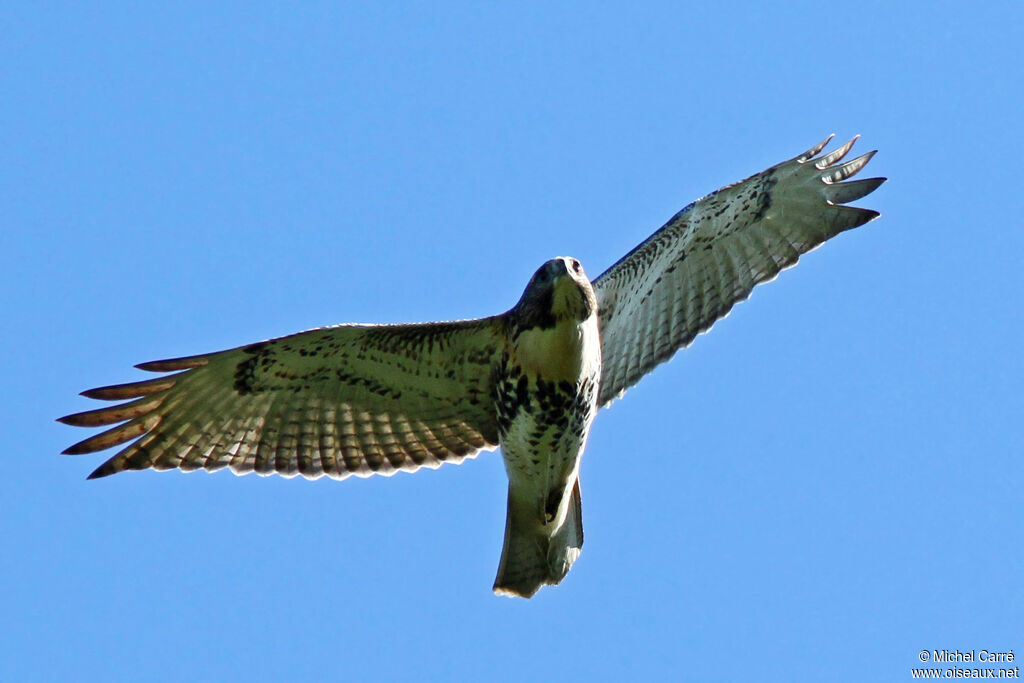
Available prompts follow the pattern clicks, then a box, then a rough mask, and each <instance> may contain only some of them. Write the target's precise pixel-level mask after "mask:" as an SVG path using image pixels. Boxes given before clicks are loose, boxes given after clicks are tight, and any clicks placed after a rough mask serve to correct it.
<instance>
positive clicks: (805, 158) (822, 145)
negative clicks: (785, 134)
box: [796, 133, 836, 163]
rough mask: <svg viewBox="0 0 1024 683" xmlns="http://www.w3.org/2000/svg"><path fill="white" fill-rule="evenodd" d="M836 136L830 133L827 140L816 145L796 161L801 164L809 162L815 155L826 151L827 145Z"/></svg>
mask: <svg viewBox="0 0 1024 683" xmlns="http://www.w3.org/2000/svg"><path fill="white" fill-rule="evenodd" d="M835 136H836V134H835V133H829V135H828V137H827V138H825V139H824V140H822V141H821V142H819V143H818V144H816V145H814V146H813V147H811V148H810V149H809V150H807V151H806V152H804V153H803V154H801V155H800V156H798V157H797V158H796V160H797V161H799V162H800V163H804V162H806V161H809V160H810V159H811V158H812V157H813V156H814V155H816V154H818V153H819V152H821V150H823V149H825V145H827V144H828V143H829V142H831V141H832V138H834V137H835Z"/></svg>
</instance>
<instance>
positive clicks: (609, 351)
mask: <svg viewBox="0 0 1024 683" xmlns="http://www.w3.org/2000/svg"><path fill="white" fill-rule="evenodd" d="M831 139H832V136H829V137H828V138H826V139H825V140H824V141H823V142H822V143H820V144H818V145H815V146H814V147H812V148H811V149H809V150H808V151H807V152H805V153H804V154H801V155H800V156H798V157H796V158H794V159H791V160H789V161H786V162H783V163H781V164H779V165H777V166H773V167H771V168H769V169H768V170H766V171H763V172H761V173H758V174H756V175H754V176H751V177H750V178H747V179H746V180H744V181H741V182H739V183H736V184H733V185H729V186H728V187H725V188H722V189H721V190H718V191H717V192H714V193H712V194H710V195H708V196H706V197H704V198H703V199H700V200H698V201H696V202H694V203H692V204H690V205H689V206H687V207H685V208H684V209H683V210H681V211H680V212H679V213H677V214H676V215H675V216H673V217H672V218H671V219H669V221H668V222H667V223H666V224H665V225H664V226H663V227H662V228H661V229H660V230H658V231H657V232H655V233H654V234H653V235H651V236H650V237H649V238H647V240H645V241H644V242H643V243H642V244H640V245H639V246H637V247H636V248H635V249H633V250H632V251H631V252H629V253H628V254H626V255H625V256H624V257H622V258H621V259H620V260H619V261H618V262H617V263H616V264H615V265H613V266H612V267H611V268H609V269H608V270H606V271H605V272H604V273H602V274H601V275H600V276H598V277H597V278H596V279H594V280H593V281H591V280H590V279H588V278H587V276H586V275H585V274H584V271H583V267H582V266H581V265H580V262H579V261H577V260H576V259H574V258H569V257H560V258H555V259H552V260H550V261H548V262H547V263H545V264H544V265H542V266H541V267H540V269H539V270H537V272H536V273H535V274H534V275H533V278H532V279H531V280H530V282H529V284H528V285H527V286H526V290H525V291H524V292H523V295H522V297H521V298H520V299H519V302H518V303H517V304H516V305H515V306H514V307H513V308H512V309H510V310H509V311H507V312H505V313H502V314H500V315H495V316H492V317H489V318H481V319H478V320H459V321H453V322H434V323H424V324H407V325H338V326H334V327H324V328H320V329H314V330H308V331H306V332H300V333H298V334H293V335H290V336H287V337H280V338H278V339H271V340H269V341H262V342H259V343H255V344H248V345H246V346H240V347H238V348H234V349H229V350H226V351H219V352H216V353H206V354H201V355H197V356H187V357H183V358H174V359H170V360H159V361H152V362H149V363H142V364H140V365H138V366H137V367H138V368H140V369H142V370H150V371H154V372H159V373H171V374H162V375H161V376H159V377H157V378H155V379H149V380H146V381H141V382H132V383H129V384H118V385H112V386H105V387H100V388H97V389H90V390H88V391H85V392H83V395H84V396H87V397H89V398H95V399H102V400H108V401H122V402H121V403H118V404H117V405H114V406H112V407H107V408H100V409H98V410H89V411H86V412H81V413H75V414H73V415H68V416H67V417H62V418H60V421H61V422H63V423H65V424H69V425H76V426H81V427H95V426H100V425H110V424H115V423H122V424H119V425H118V426H116V427H113V428H112V429H109V430H107V431H104V432H102V433H100V434H97V435H95V436H92V437H90V438H88V439H85V440H84V441H81V442H79V443H77V444H75V445H74V446H71V447H70V448H68V449H67V450H66V451H64V452H65V453H67V454H79V453H93V452H96V451H101V450H104V449H107V448H110V447H112V446H117V445H120V444H124V443H126V442H129V441H133V440H134V442H133V443H131V444H130V445H128V446H127V447H126V448H124V449H123V450H121V451H120V452H119V453H117V454H116V455H114V456H113V457H112V458H110V459H109V460H107V461H106V462H104V463H103V464H102V465H101V466H100V467H99V468H98V469H97V470H96V471H95V472H93V473H92V474H91V475H90V478H96V477H105V476H107V475H110V474H114V473H116V472H122V471H124V470H142V469H147V468H153V469H157V470H167V469H180V470H185V471H192V470H197V469H205V470H211V471H212V470H219V469H222V468H229V469H230V470H231V471H233V472H234V473H235V474H246V473H249V472H256V473H257V474H262V475H268V474H272V473H275V472H276V473H278V474H281V475H283V476H285V477H293V476H295V475H302V476H303V477H306V478H309V479H315V478H317V477H321V476H324V475H326V476H328V477H332V478H335V479H344V478H346V477H348V476H350V475H355V476H357V477H368V476H371V475H374V474H384V475H391V474H393V473H395V472H397V471H399V470H405V471H408V472H413V471H416V470H418V469H420V468H421V467H430V468H436V467H439V466H440V465H441V464H442V463H446V462H453V463H458V462H461V461H462V460H464V459H465V458H468V457H473V456H475V455H476V454H477V453H479V452H480V451H483V450H494V449H495V448H497V447H499V446H500V447H501V450H502V454H503V457H504V462H505V469H506V472H507V474H508V510H507V517H506V523H505V541H504V546H503V548H502V553H501V560H500V563H499V567H498V573H497V577H496V579H495V582H494V591H495V592H496V593H499V594H505V595H515V596H522V597H527V598H528V597H530V596H532V595H533V594H534V593H535V592H536V591H537V590H538V589H539V588H540V587H541V586H544V585H545V584H557V583H559V582H560V581H561V580H562V579H563V578H564V577H565V575H566V574H567V573H568V571H569V569H570V567H572V565H573V562H575V560H576V558H577V557H578V556H579V554H580V549H581V548H582V546H583V523H582V516H581V507H580V481H579V466H580V456H581V455H582V453H583V449H584V446H585V445H586V442H587V435H588V433H589V431H590V426H591V423H592V422H593V420H594V417H595V415H596V414H597V409H598V407H599V406H607V405H608V404H610V403H611V402H612V401H613V400H614V399H616V398H618V397H620V396H622V394H623V393H624V392H625V391H626V389H627V388H629V387H631V386H632V385H634V384H636V382H637V381H639V379H640V378H641V377H643V376H644V375H645V374H647V373H648V372H650V371H651V369H653V368H654V367H655V366H656V365H658V364H659V363H662V362H664V361H666V360H668V359H669V358H670V357H671V356H672V355H673V354H674V353H675V352H676V351H677V350H678V349H680V348H683V347H686V346H687V345H689V344H690V343H691V342H692V341H693V339H694V338H695V337H696V336H697V335H698V334H700V333H701V332H705V331H707V330H708V329H709V328H710V327H711V326H712V325H713V324H714V322H715V321H716V320H718V319H719V318H721V317H723V316H724V315H725V314H726V313H728V312H729V309H731V308H732V307H733V305H734V304H736V303H737V302H739V301H742V300H744V299H746V298H747V297H748V296H749V295H750V292H751V290H752V289H753V288H754V286H755V285H757V284H759V283H761V282H766V281H768V280H771V279H773V278H774V277H775V276H776V275H777V274H778V273H779V271H781V270H783V269H784V268H787V267H789V266H792V265H793V264H795V263H796V261H797V259H798V258H799V257H800V255H801V254H804V253H806V252H808V251H810V250H811V249H814V248H815V247H817V246H819V245H820V244H822V243H823V242H824V241H825V240H827V239H829V238H831V237H834V236H836V235H838V234H839V233H841V232H843V231H845V230H850V229H851V228H856V227H858V226H860V225H864V224H865V223H867V222H868V221H871V220H873V219H874V218H877V217H878V215H879V214H878V213H877V212H876V211H870V210H867V209H861V208H854V207H850V206H845V204H846V203H848V202H851V201H853V200H856V199H860V198H861V197H864V196H865V195H867V194H869V193H870V192H872V191H874V190H875V189H876V188H877V187H878V186H879V185H881V184H882V183H883V182H884V181H885V178H869V179H864V180H853V181H848V179H849V178H850V177H851V176H853V175H854V174H856V173H857V172H858V171H860V170H861V169H862V168H863V167H864V166H865V164H867V163H868V161H869V160H870V159H871V157H872V156H873V155H874V152H869V153H867V154H864V155H862V156H860V157H857V158H855V159H853V160H851V161H846V162H842V160H843V158H844V157H845V156H846V154H847V153H848V152H849V151H850V148H851V147H852V146H853V143H854V142H855V141H856V139H857V138H854V139H852V140H850V141H849V142H848V143H846V144H845V145H842V146H841V147H839V148H838V149H836V150H835V151H832V152H830V153H826V154H821V152H822V150H823V149H824V148H825V146H826V145H827V144H828V142H829V141H830V140H831ZM819 155H820V156H819Z"/></svg>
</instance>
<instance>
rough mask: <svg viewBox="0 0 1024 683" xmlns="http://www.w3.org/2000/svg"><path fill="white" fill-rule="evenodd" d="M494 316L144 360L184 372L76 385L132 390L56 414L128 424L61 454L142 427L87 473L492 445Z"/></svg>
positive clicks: (301, 470) (298, 464) (364, 467)
mask: <svg viewBox="0 0 1024 683" xmlns="http://www.w3.org/2000/svg"><path fill="white" fill-rule="evenodd" d="M504 324H505V322H504V319H503V318H502V317H500V316H498V317H493V318H484V319H480V320H466V321H457V322H448V323H425V324H418V325H339V326H337V327H325V328H322V329H317V330H309V331H307V332H301V333H299V334H294V335H291V336H288V337H281V338H278V339H272V340H270V341H266V342H260V343H258V344H250V345H248V346H243V347H239V348H236V349H230V350H228V351H221V352H218V353H211V354H206V355H200V356H190V357H187V358H177V359H172V360H164V361H154V362H151V363H143V364H141V365H139V366H138V367H139V368H141V369H143V370H151V371H155V372H174V371H180V372H177V374H172V375H165V376H162V377H158V378H156V379H151V380H148V381H144V382H135V383H132V384H121V385H115V386H108V387H100V388H98V389H92V390H89V391H86V392H83V395H84V396H88V397H90V398H98V399H104V400H124V399H134V400H131V401H129V402H127V403H122V404H119V405H116V406H113V407H108V408H101V409H99V410H91V411H88V412H84V413H76V414H74V415H68V416H67V417H63V418H61V419H60V421H61V422H64V423H65V424H70V425H76V426H84V427H93V426H98V425H107V424H113V423H116V422H124V424H122V425H119V426H117V427H115V428H113V429H110V430H108V431H106V432H103V433H101V434H98V435H96V436H93V437H90V438H88V439H86V440H84V441H82V442H80V443H78V444H75V445H74V446H72V447H71V448H69V449H67V450H66V451H65V453H69V454H78V453H92V452H95V451H100V450H104V449H106V448H110V447H112V446H116V445H118V444H122V443H125V442H127V441H131V440H132V439H135V438H138V441H136V442H135V443H133V444H131V445H130V446H128V447H127V448H125V449H124V450H122V451H121V452H120V453H118V454H117V455H115V456H114V457H113V458H111V459H110V460H108V461H107V462H105V463H104V464H103V465H102V466H101V467H100V468H99V469H97V470H96V471H95V472H93V474H92V475H91V477H101V476H105V475H108V474H114V473H115V472H120V471H122V470H129V469H135V470H137V469H146V468H149V467H152V468H155V469H161V470H162V469H174V468H179V469H182V470H195V469H201V468H202V469H207V470H217V469H221V468H223V467H229V468H231V470H233V471H234V472H235V473H236V474H245V473H247V472H257V473H260V474H271V473H273V472H277V473H279V474H282V475H284V476H294V475H296V474H301V475H303V476H305V477H307V478H316V477H319V476H321V475H325V474H326V475H328V476H331V477H334V478H338V479H340V478H344V477H346V476H348V475H350V474H355V475H357V476H369V475H371V474H377V473H379V474H392V473H393V472H395V471H397V470H407V471H415V470H416V469H419V468H420V467H438V466H440V464H441V463H442V462H445V461H448V462H461V461H462V459H463V458H465V457H467V456H472V455H475V454H476V453H477V452H479V451H480V450H484V449H487V450H493V449H494V448H495V447H496V446H497V443H498V429H497V422H496V416H495V411H494V407H493V406H494V404H493V398H492V390H493V378H494V366H495V364H496V362H497V359H498V358H499V357H500V351H501V341H502V340H503V339H504V327H503V326H504ZM139 437H141V438H139Z"/></svg>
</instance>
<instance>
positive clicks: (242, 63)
mask: <svg viewBox="0 0 1024 683" xmlns="http://www.w3.org/2000/svg"><path fill="white" fill-rule="evenodd" d="M296 5H297V4H295V3H293V4H277V3H275V4H271V3H237V4H230V3H223V4H218V5H217V6H211V5H209V4H207V3H192V4H189V3H178V4H175V5H174V6H173V7H164V8H158V7H156V3H152V4H143V5H138V4H127V3H126V4H124V5H115V4H94V5H90V6H89V7H88V8H86V7H84V6H78V5H71V4H66V5H65V4H60V3H54V4H46V5H42V4H37V3H23V4H21V5H18V6H16V7H9V8H7V10H6V11H5V14H6V16H5V18H4V24H5V27H4V34H5V38H4V41H3V42H2V43H0V64H3V66H2V71H0V91H2V92H3V93H4V105H3V106H2V107H0V145H2V149H3V150H4V153H3V158H4V163H3V164H0V187H2V188H4V189H3V190H2V191H0V216H2V225H3V229H2V230H0V291H2V292H3V294H4V296H3V318H4V320H5V323H6V324H5V334H3V335H0V351H2V354H3V357H4V358H5V362H4V363H3V366H2V370H0V372H2V378H3V386H4V388H5V392H4V394H5V396H6V398H5V399H4V404H3V408H4V409H3V415H4V422H5V429H4V432H5V435H6V437H7V443H6V446H5V448H4V451H5V454H4V459H5V476H4V477H3V479H2V480H0V495H2V500H3V501H4V507H5V510H6V514H4V515H3V521H2V522H0V525H2V527H0V529H2V534H3V539H4V546H5V548H4V552H3V553H2V554H0V585H3V586H5V590H4V591H3V603H4V607H3V612H4V614H5V618H4V619H2V620H0V643H2V645H0V651H3V650H6V652H5V653H3V654H2V656H0V678H2V679H4V680H72V679H74V680H114V679H121V680H129V679H130V680H181V679H186V680H196V681H203V680H211V681H212V680H225V679H236V680H286V679H292V680H294V679H295V678H307V679H318V680H325V679H326V680H329V679H338V680H374V679H376V680H382V679H398V680H402V679H405V680H411V679H427V678H429V679H439V680H472V679H480V678H483V677H488V678H493V679H505V680H522V679H527V678H533V679H550V678H555V677H569V678H576V677H579V678H585V679H591V680H614V679H620V680H621V679H623V678H626V677H629V678H648V677H649V678H674V679H683V680H700V681H716V680H765V681H769V680H785V681H791V680H857V681H863V680H904V679H909V678H910V668H911V667H913V666H917V665H918V664H917V653H918V652H919V651H920V650H922V649H942V648H948V649H960V650H966V649H972V648H977V649H980V648H988V649H995V650H1009V649H1015V650H1016V651H1017V653H1021V652H1024V636H1022V635H1021V633H1022V631H1021V629H1020V625H1021V623H1024V598H1022V592H1021V577H1022V575H1024V545H1022V544H1021V542H1020V528H1021V509H1022V506H1021V498H1022V496H1021V493H1022V486H1021V484H1022V478H1024V465H1022V460H1024V458H1022V455H1024V453H1022V450H1024V448H1022V439H1021V424H1022V417H1024V415H1022V413H1024V410H1022V409H1024V400H1022V398H1021V389H1022V384H1024V382H1022V380H1024V364H1022V361H1021V354H1020V340H1021V338H1022V335H1024V324H1022V321H1021V314H1020V302H1019V301H1018V300H1017V299H1018V297H1019V295H1020V292H1021V291H1022V288H1024V281H1022V280H1024V278H1022V274H1021V272H1022V269H1021V263H1022V255H1024V231H1022V229H1021V216H1022V215H1024V203H1022V200H1021V196H1022V195H1021V192H1020V190H1019V185H1020V182H1019V174H1020V171H1021V161H1020V155H1021V144H1020V126H1021V123H1022V121H1021V111H1024V97H1022V95H1021V88H1020V84H1021V82H1022V76H1024V73H1022V68H1021V66H1022V58H1021V54H1020V45H1021V44H1022V41H1024V35H1022V34H1024V31H1022V30H1021V27H1022V26H1024V10H1022V9H1021V6H1020V4H1019V3H1010V2H992V3H982V4H978V3H975V4H971V5H966V4H962V3H948V2H936V3H927V5H925V4H924V3H905V4H901V3H882V2H860V3H800V4H790V5H787V6H785V7H778V6H773V5H772V4H770V3H742V4H738V5H733V6H729V7H726V6H722V7H716V8H711V7H710V6H708V7H704V6H702V7H700V8H687V7H686V6H685V4H684V3H644V4H643V5H642V6H639V5H638V4H633V3H601V4H596V3H595V4H590V3H586V4H584V3H577V4H572V3H565V4H557V3H556V4H552V3H517V4H515V5H514V6H513V5H511V4H510V5H506V6H499V5H497V4H492V3H466V4H458V3H447V4H444V5H443V6H441V4H440V3H409V4H401V5H400V4H397V3H394V4H390V3H365V4H356V3H348V4H345V5H344V6H343V7H342V6H341V3H338V4H334V3H319V4H318V3H302V4H301V6H296ZM832 132H835V133H837V134H838V136H839V137H841V138H845V137H848V136H851V135H853V134H856V133H860V134H862V135H863V140H862V141H861V142H860V143H859V145H858V149H860V150H861V151H866V150H868V149H875V148H877V149H879V150H880V151H879V154H878V155H877V157H875V159H874V160H873V161H872V163H871V165H870V166H869V168H868V170H867V171H866V172H865V175H884V176H887V177H889V178H890V181H889V182H888V183H886V184H885V185H884V186H883V187H882V188H881V189H880V190H878V191H877V192H876V193H875V194H873V195H871V196H870V197H868V198H865V199H863V200H861V201H860V202H859V203H860V205H862V206H868V207H870V208H874V209H877V210H879V211H881V212H882V218H881V219H879V220H878V221H876V222H874V223H871V224H870V225H868V226H866V227H864V228H861V229H858V230H855V231H853V232H851V233H848V234H845V235H842V236H840V237H839V238H837V239H836V240H834V241H833V242H830V243H828V244H827V245H826V246H825V247H824V248H822V249H820V250H818V251H816V252H814V253H813V254H810V255H809V256H808V257H807V258H806V259H805V260H803V261H802V262H801V264H800V265H799V266H798V267H797V268H795V269H793V270H790V271H787V272H785V273H784V274H783V275H782V276H781V277H780V278H779V279H778V280H776V281H775V282H773V283H771V284H769V285H766V286H764V287H762V288H759V289H758V290H757V291H756V292H755V294H754V296H753V297H752V298H751V300H750V301H749V302H747V303H744V304H741V305H740V306H739V307H738V308H737V309H735V310H734V311H733V314H732V315H731V316H730V317H729V318H728V319H727V320H725V321H723V322H721V323H719V324H718V325H717V326H716V327H715V328H714V330H713V331H712V332H711V333H710V334H708V335H705V336H702V337H700V338H699V339H698V340H697V342H696V343H695V344H694V345H693V346H692V347H691V348H690V349H688V350H686V351H685V352H683V353H681V354H680V355H678V356H677V357H676V358H675V359H674V360H673V361H672V362H671V363H669V364H668V365H665V366H662V367H661V368H659V369H658V370H657V371H656V372H655V373H653V374H652V375H650V376H649V377H647V378H646V379H645V380H644V381H643V382H642V383H641V384H640V385H639V386H637V387H636V388H634V389H633V390H632V391H630V392H629V394H628V395H627V396H626V398H625V399H624V400H622V401H620V402H618V403H616V404H615V405H614V407H613V408H612V409H611V410H608V411H602V413H601V414H600V415H599V416H598V419H597V421H596V423H595V427H594V430H593V432H592V434H591V438H590V444H589V447H588V450H587V452H586V455H585V457H584V461H583V467H582V490H583V501H584V503H583V508H584V523H585V527H586V534H587V536H586V539H587V540H586V545H585V547H584V552H583V554H582V557H581V558H580V560H579V561H578V562H577V564H576V566H575V567H574V568H573V570H572V572H571V573H570V575H569V576H568V577H567V579H566V580H565V581H564V582H563V584H562V585H561V586H559V587H557V588H553V589H552V588H547V589H544V590H542V591H541V592H540V593H539V594H538V595H537V596H536V597H535V598H534V599H533V600H531V601H513V600H509V599H505V598H498V597H495V596H493V595H491V593H490V586H491V582H492V580H493V576H494V571H495V568H496V566H497V560H498V554H499V551H500V547H501V542H502V534H503V524H504V515H505V486H506V484H505V477H504V471H503V468H502V464H501V461H500V458H499V457H498V456H496V455H493V454H492V455H483V456H481V457H480V458H479V459H477V460H475V461H471V462H469V463H467V464H465V465H462V466H461V467H445V468H443V469H441V470H439V471H436V472H430V471H428V472H424V473H420V474H416V475H398V476H395V477H393V478H390V479H385V478H378V479H370V480H365V481H363V480H350V481H345V482H341V483H338V482H333V481H329V480H328V481H317V482H307V481H302V480H284V479H281V478H266V479H263V478H258V477H252V476H250V477H244V478H239V477H234V476H232V475H231V474H228V473H226V472H221V473H218V474H213V475H209V474H204V473H199V474H189V475H185V474H181V473H177V472H175V473H153V472H146V473H141V474H140V473H129V474H124V475H118V476H115V477H110V478H107V479H103V480H100V481H89V482H87V481H85V477H86V475H87V474H88V473H89V472H91V471H92V469H93V468H94V467H96V466H97V465H98V464H99V463H100V462H101V460H102V459H101V458H100V457H98V456H78V457H67V456H60V455H58V453H59V452H60V451H61V450H62V449H63V448H65V447H66V446H67V445H69V444H70V443H72V442H73V441H75V440H78V439H80V438H82V437H83V436H85V435H86V432H84V431H83V430H77V429H72V428H70V427H66V426H63V425H59V424H57V423H56V422H54V418H56V417H58V416H59V415H63V414H66V413H69V412H73V411H77V410H84V409H86V408H89V407H90V403H91V402H89V401H87V400H86V399H83V398H79V397H77V396H76V394H77V392H79V391H81V390H83V389H87V388H89V387H93V386H98V385H102V384H109V383H115V382H122V381H132V380H137V379H141V378H143V376H144V373H142V372H140V371H137V370H133V369H132V367H131V366H132V365H133V364H134V363H138V362H142V361H146V360H152V359H155V358H164V357H168V356H178V355H185V354H191V353H200V352H205V351H210V350H216V349H220V348H227V347H231V346H236V345H239V344H243V343H247V342H252V341H257V340H260V339H264V338H268V337H272V336H278V335H281V334H286V333H290V332H294V331H297V330H301V329H306V328H310V327H315V326H320V325H326V324H333V323H340V322H400V321H419V320H437V319H451V318H466V317H475V316H482V315H489V314H492V313H497V312H500V311H502V310H505V309H507V308H508V307H509V306H511V305H512V304H513V303H515V301H516V300H517V299H518V297H519V295H520V293H521V291H522V288H523V287H524V286H525V283H526V282H527V280H528V279H529V277H530V275H531V274H532V273H533V271H534V269H535V268H536V267H537V266H538V265H539V264H540V263H542V262H543V261H544V260H546V259H548V258H550V257H552V256H556V255H572V256H576V257H578V258H579V259H580V260H581V261H582V262H583V264H584V267H585V268H587V270H588V272H589V273H590V274H591V275H596V274H598V273H600V272H601V271H602V270H603V269H604V268H606V267H607V266H608V265H610V264H611V263H613V262H614V261H615V260H616V259H618V258H619V257H620V256H621V255H623V254H624V253H625V252H626V251H628V250H629V249H630V248H632V247H633V246H634V245H635V244H636V243H638V242H639V241H641V240H642V239H643V238H645V237H646V236H647V235H648V234H649V233H650V232H652V231H653V230H654V229H655V228H657V227H658V226H660V225H661V224H662V222H664V220H665V219H667V218H668V217H669V216H671V215H672V214H673V213H674V212H675V211H676V210H678V209H679V208H680V207H682V206H683V205H684V204H686V203H688V202H689V201H691V200H693V199H695V198H697V197H699V196H701V195H703V194H706V193H707V192H710V191H712V190H714V189H716V188H718V187H720V186H722V185H724V184H726V183H729V182H732V181H735V180H738V179H740V178H743V177H745V176H747V175H750V174H751V173H754V172H756V171H759V170H761V169H763V168H765V167H767V166H769V165H772V164H774V163H776V162H779V161H782V160H784V159H787V158H789V157H791V156H794V155H796V154H798V153H800V152H801V151H803V150H804V149H806V148H807V147H809V146H810V145H811V144H813V143H815V142H817V141H818V140H820V139H821V138H822V137H824V136H825V135H827V134H828V133H832Z"/></svg>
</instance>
